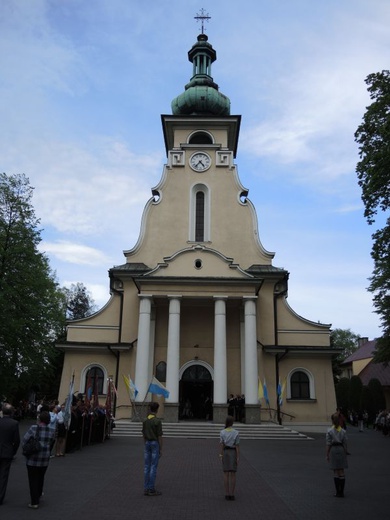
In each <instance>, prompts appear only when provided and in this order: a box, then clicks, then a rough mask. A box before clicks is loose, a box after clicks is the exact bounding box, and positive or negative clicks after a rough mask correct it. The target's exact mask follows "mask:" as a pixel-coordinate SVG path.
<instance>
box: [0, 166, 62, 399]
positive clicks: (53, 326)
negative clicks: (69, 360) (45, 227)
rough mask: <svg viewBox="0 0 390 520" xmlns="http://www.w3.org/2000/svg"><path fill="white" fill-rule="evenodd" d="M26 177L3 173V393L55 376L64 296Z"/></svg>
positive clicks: (0, 196) (0, 380) (0, 220)
mask: <svg viewBox="0 0 390 520" xmlns="http://www.w3.org/2000/svg"><path fill="white" fill-rule="evenodd" d="M33 190H34V188H32V187H31V186H30V184H29V180H28V178H27V177H25V176H24V175H11V176H7V175H6V174H5V173H3V174H1V175H0V316H1V320H0V357H1V364H0V394H3V395H5V396H6V397H10V396H12V395H13V394H14V392H15V391H16V389H17V388H18V387H20V386H21V385H23V386H25V388H26V391H27V389H28V386H29V385H31V382H32V381H35V382H38V384H39V382H41V381H43V380H47V379H48V378H50V377H51V374H52V367H53V362H54V360H55V359H56V358H57V356H58V352H57V351H56V350H55V348H54V342H55V340H56V337H57V336H58V334H59V333H60V331H61V330H62V329H63V326H64V325H63V324H64V319H65V315H64V298H63V294H62V292H61V291H60V289H59V287H58V284H57V282H56V280H55V276H54V274H53V273H52V271H51V269H50V267H49V262H48V259H47V257H46V256H45V255H44V254H43V253H41V252H40V251H39V250H38V245H39V243H40V242H41V231H40V230H39V228H38V226H39V220H38V219H37V218H36V216H35V211H34V208H33V206H32V203H31V200H32V196H33Z"/></svg>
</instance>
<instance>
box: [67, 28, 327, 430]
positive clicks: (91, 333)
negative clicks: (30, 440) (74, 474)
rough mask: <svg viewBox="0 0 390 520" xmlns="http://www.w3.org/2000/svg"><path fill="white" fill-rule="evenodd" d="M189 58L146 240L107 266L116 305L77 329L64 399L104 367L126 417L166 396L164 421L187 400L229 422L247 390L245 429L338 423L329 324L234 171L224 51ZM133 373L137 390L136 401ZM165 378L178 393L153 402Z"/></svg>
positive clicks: (199, 48)
mask: <svg viewBox="0 0 390 520" xmlns="http://www.w3.org/2000/svg"><path fill="white" fill-rule="evenodd" d="M189 59H190V61H192V62H193V67H194V69H193V70H194V76H193V77H192V78H191V81H190V83H189V84H188V85H186V91H185V93H184V94H185V96H184V94H183V95H181V96H179V97H178V98H176V99H175V100H174V101H173V102H172V108H173V115H163V116H162V127H163V135H164V141H165V148H166V154H167V163H166V164H165V165H164V167H163V172H162V176H161V180H160V182H159V184H158V185H157V186H155V187H154V188H152V196H151V198H150V199H149V201H147V203H146V206H145V209H144V213H143V216H142V221H141V230H140V235H139V239H138V241H137V243H136V244H135V246H134V247H133V248H132V249H130V250H126V251H124V257H125V263H123V264H122V265H118V266H114V267H112V268H111V269H110V271H109V278H110V292H111V298H110V300H109V302H108V303H107V304H106V306H105V307H103V308H102V309H101V310H100V311H99V312H97V313H96V314H94V315H93V316H90V317H88V318H85V319H82V320H77V321H73V322H71V323H69V325H68V334H67V341H66V342H65V343H64V344H62V345H59V348H61V349H63V350H64V352H65V360H64V369H63V375H62V382H61V388H60V396H59V398H60V401H62V400H64V398H65V397H66V392H67V389H68V385H69V380H70V378H71V377H72V374H74V375H75V388H76V391H79V392H80V393H81V394H83V393H84V392H85V385H86V376H85V375H86V373H87V371H88V368H91V367H93V366H99V368H100V369H101V370H102V371H103V373H104V377H106V378H111V379H112V380H113V381H114V383H115V385H116V387H117V389H118V394H117V397H116V411H115V414H116V417H117V418H121V417H126V418H128V417H132V416H134V414H136V413H137V410H138V409H139V408H142V406H143V405H144V404H145V403H146V402H149V401H150V400H152V399H157V400H160V402H161V413H162V415H163V416H164V419H165V420H166V421H169V422H177V421H179V420H181V419H182V418H183V410H184V406H185V403H186V402H188V401H189V402H190V404H191V407H192V410H193V412H192V416H193V417H194V418H195V419H206V418H208V419H210V418H213V420H214V421H216V422H224V420H225V417H226V414H227V399H228V396H229V395H230V394H234V395H236V394H239V395H244V396H245V420H246V422H249V423H257V422H260V421H261V420H267V419H269V418H270V417H271V416H272V418H273V419H275V420H278V421H279V422H282V421H283V420H288V421H289V422H290V421H291V422H293V423H296V424H306V423H311V424H313V423H316V424H328V422H329V417H330V415H331V414H332V413H333V411H334V410H335V409H336V400H335V392H334V384H333V376H332V367H331V357H332V354H333V351H332V349H331V348H330V342H329V335H330V325H324V324H319V323H315V322H312V321H309V320H307V319H304V318H302V317H301V316H299V315H297V314H296V313H295V312H294V311H293V310H292V309H291V307H290V306H289V305H288V302H287V295H288V278H289V273H288V272H287V271H286V270H285V269H281V268H278V267H275V266H273V263H272V261H273V258H274V254H273V253H271V252H269V251H267V250H266V249H265V248H264V247H263V245H262V243H261V241H260V238H259V233H258V226H257V216H256V210H255V208H254V206H253V204H252V203H251V201H250V200H249V198H248V190H247V189H246V188H245V187H243V186H242V184H241V182H240V180H239V176H238V172H237V166H236V164H235V162H234V159H235V157H236V152H237V146H238V138H239V129H240V121H241V118H240V116H235V115H230V101H229V100H228V98H226V96H224V95H223V94H221V93H220V92H219V89H218V86H217V85H216V84H215V83H214V81H213V79H212V78H211V76H210V74H209V72H210V67H211V63H212V61H214V60H215V59H216V54H215V51H214V50H213V49H212V47H211V45H210V44H209V43H208V41H207V36H205V35H200V36H199V37H198V41H197V43H196V44H195V45H194V46H193V48H192V49H191V51H190V52H189ZM221 96H222V97H221ZM122 375H126V376H130V377H131V379H132V380H133V381H134V383H135V386H136V387H137V389H138V394H137V396H136V397H135V399H134V402H130V399H129V395H128V392H127V389H126V387H125V385H124V382H123V379H122ZM154 376H156V377H157V378H158V379H159V380H160V381H162V383H163V384H164V385H165V386H166V388H167V389H168V390H169V393H170V394H169V397H167V398H162V397H156V396H152V395H150V393H148V388H149V384H150V382H151V380H152V377H154ZM259 383H260V394H259ZM264 384H265V386H266V391H267V392H268V397H269V403H267V402H266V401H265V399H264V398H263V397H262V395H263V393H264ZM106 389H107V384H106V383H105V385H103V395H102V396H101V397H102V398H104V392H105V390H106ZM282 390H283V392H282ZM278 394H279V395H278ZM259 397H260V400H259ZM210 401H211V403H212V412H211V416H210V412H209V413H206V404H205V403H209V402H210Z"/></svg>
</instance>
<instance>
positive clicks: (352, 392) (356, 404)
mask: <svg viewBox="0 0 390 520" xmlns="http://www.w3.org/2000/svg"><path fill="white" fill-rule="evenodd" d="M362 391H363V383H362V381H361V379H360V377H359V376H352V377H351V379H350V383H349V407H350V409H351V410H353V411H355V412H357V411H359V410H360V406H361V398H362Z"/></svg>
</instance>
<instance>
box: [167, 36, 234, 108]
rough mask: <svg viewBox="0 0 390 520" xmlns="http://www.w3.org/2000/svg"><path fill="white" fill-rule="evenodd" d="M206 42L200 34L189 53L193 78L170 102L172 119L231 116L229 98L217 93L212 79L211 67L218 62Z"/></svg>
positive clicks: (214, 53)
mask: <svg viewBox="0 0 390 520" xmlns="http://www.w3.org/2000/svg"><path fill="white" fill-rule="evenodd" d="M207 40H208V38H207V36H206V35H205V34H200V35H199V36H198V41H197V43H195V45H193V46H192V49H191V50H190V51H189V52H188V59H189V61H191V62H192V64H193V76H192V78H191V80H190V82H189V83H188V84H187V85H186V86H185V91H184V92H183V93H182V94H180V96H177V98H175V99H174V100H173V101H172V103H171V106H172V113H173V115H175V116H176V115H215V116H228V115H230V99H229V98H228V97H226V96H225V95H224V94H222V92H219V90H218V85H217V84H216V83H214V81H213V78H212V77H211V64H212V63H213V62H214V61H215V60H216V59H217V53H216V52H215V50H214V49H213V47H212V46H211V45H210V44H209V43H208V41H207Z"/></svg>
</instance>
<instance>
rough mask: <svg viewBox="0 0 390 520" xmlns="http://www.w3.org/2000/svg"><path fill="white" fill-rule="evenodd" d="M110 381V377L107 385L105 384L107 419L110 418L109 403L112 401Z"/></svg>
mask: <svg viewBox="0 0 390 520" xmlns="http://www.w3.org/2000/svg"><path fill="white" fill-rule="evenodd" d="M112 386H113V385H112V381H111V379H109V380H108V386H107V396H106V417H107V419H110V417H111V403H112Z"/></svg>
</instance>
